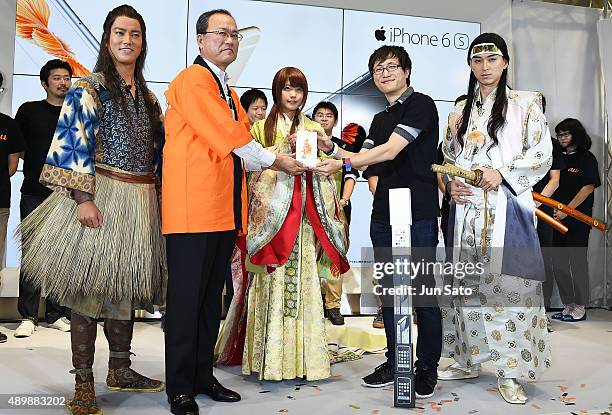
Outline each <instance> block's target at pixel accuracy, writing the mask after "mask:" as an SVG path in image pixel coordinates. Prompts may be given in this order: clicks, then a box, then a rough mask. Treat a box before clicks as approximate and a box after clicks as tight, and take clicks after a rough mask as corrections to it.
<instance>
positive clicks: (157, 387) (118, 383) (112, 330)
mask: <svg viewBox="0 0 612 415" xmlns="http://www.w3.org/2000/svg"><path fill="white" fill-rule="evenodd" d="M133 330H134V320H133V319H132V320H111V319H106V320H105V321H104V334H105V335H106V339H107V340H108V345H109V348H110V352H109V360H108V376H107V377H106V386H107V387H108V389H109V390H112V391H120V392H161V391H163V390H164V383H163V382H161V381H159V380H155V379H150V378H148V377H146V376H143V375H141V374H140V373H138V372H136V371H135V370H132V369H131V368H130V363H131V362H130V354H131V353H130V345H131V343H132V333H133Z"/></svg>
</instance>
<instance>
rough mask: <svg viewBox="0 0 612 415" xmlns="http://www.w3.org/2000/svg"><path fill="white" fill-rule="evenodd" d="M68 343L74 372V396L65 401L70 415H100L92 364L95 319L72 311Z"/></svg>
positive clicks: (95, 332) (95, 330) (95, 328)
mask: <svg viewBox="0 0 612 415" xmlns="http://www.w3.org/2000/svg"><path fill="white" fill-rule="evenodd" d="M71 325H72V330H71V331H70V343H71V347H72V364H73V366H74V369H73V370H71V371H70V373H74V374H75V385H74V396H73V397H72V399H69V400H68V401H67V402H66V406H67V407H68V411H69V412H70V413H71V414H72V415H89V414H96V415H101V414H102V411H100V409H99V408H98V404H97V402H96V392H95V389H94V378H93V372H92V369H91V368H92V366H93V361H94V352H95V342H96V334H97V325H96V322H95V320H92V319H90V318H88V317H85V316H82V315H80V314H76V313H72V318H71Z"/></svg>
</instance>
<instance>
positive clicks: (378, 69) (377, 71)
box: [373, 63, 400, 76]
mask: <svg viewBox="0 0 612 415" xmlns="http://www.w3.org/2000/svg"><path fill="white" fill-rule="evenodd" d="M399 67H400V66H399V65H398V64H396V63H390V64H389V65H387V66H377V67H376V68H374V71H373V72H374V75H378V76H380V75H382V74H383V72H384V71H385V70H386V71H387V72H389V73H393V72H395V71H397V68H399Z"/></svg>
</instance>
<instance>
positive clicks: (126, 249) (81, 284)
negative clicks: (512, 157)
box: [17, 174, 166, 304]
mask: <svg viewBox="0 0 612 415" xmlns="http://www.w3.org/2000/svg"><path fill="white" fill-rule="evenodd" d="M95 203H96V206H97V207H98V209H99V210H100V212H101V213H102V218H103V225H102V226H101V227H100V228H88V227H85V226H83V225H81V223H80V222H79V221H78V220H77V214H76V208H77V205H76V203H75V201H74V200H72V199H69V198H67V197H65V196H63V195H61V194H60V193H57V192H54V193H53V194H52V195H51V196H49V197H48V198H47V199H46V200H45V201H44V202H43V203H42V204H41V205H40V206H39V207H38V208H37V209H36V210H34V211H33V212H32V213H31V214H30V215H28V216H27V217H26V218H25V219H24V220H23V221H22V222H21V225H20V226H19V228H18V230H17V236H18V237H19V236H20V237H21V249H22V259H21V269H22V271H23V272H24V273H25V274H26V278H27V279H28V280H29V281H31V282H32V283H33V284H34V285H35V286H38V287H41V288H42V290H43V292H44V293H46V296H47V297H49V298H52V299H54V300H56V301H58V302H59V303H65V302H67V301H70V300H71V299H72V298H78V297H94V298H100V299H105V300H109V301H111V302H118V301H122V300H128V301H131V302H133V303H153V304H161V303H162V301H163V295H162V282H163V280H164V279H165V278H166V255H165V248H164V241H163V237H162V234H161V222H160V211H159V203H158V198H157V194H156V190H155V185H154V184H135V183H126V182H122V181H118V180H113V179H111V178H108V177H106V176H103V175H102V174H97V175H96V194H95Z"/></svg>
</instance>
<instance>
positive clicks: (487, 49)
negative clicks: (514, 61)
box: [470, 43, 504, 59]
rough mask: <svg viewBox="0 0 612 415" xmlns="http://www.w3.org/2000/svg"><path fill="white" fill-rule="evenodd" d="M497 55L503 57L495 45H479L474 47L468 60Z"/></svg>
mask: <svg viewBox="0 0 612 415" xmlns="http://www.w3.org/2000/svg"><path fill="white" fill-rule="evenodd" d="M484 54H487V55H499V56H504V54H503V53H502V51H501V50H499V48H498V47H497V45H495V43H479V44H478V45H474V47H473V48H472V52H471V54H470V59H472V58H473V57H474V56H477V55H484Z"/></svg>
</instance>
